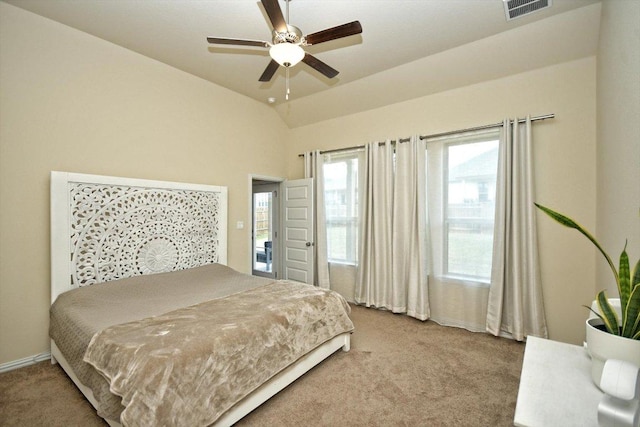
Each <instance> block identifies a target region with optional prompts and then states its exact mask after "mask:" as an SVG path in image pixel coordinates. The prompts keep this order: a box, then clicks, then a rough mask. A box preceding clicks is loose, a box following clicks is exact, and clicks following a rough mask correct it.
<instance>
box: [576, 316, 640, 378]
mask: <svg viewBox="0 0 640 427" xmlns="http://www.w3.org/2000/svg"><path fill="white" fill-rule="evenodd" d="M602 324H603V322H602V320H600V319H599V318H592V319H588V320H587V350H588V351H589V354H590V355H591V377H592V378H593V382H594V383H595V384H596V386H598V388H600V377H602V369H603V368H604V363H605V362H606V361H607V360H608V359H618V360H624V361H627V362H630V363H633V364H635V365H636V366H638V367H640V341H638V340H632V339H631V338H624V337H621V336H618V335H613V334H610V333H608V332H606V331H602V330H600V329H598V328H596V327H595V326H598V325H602Z"/></svg>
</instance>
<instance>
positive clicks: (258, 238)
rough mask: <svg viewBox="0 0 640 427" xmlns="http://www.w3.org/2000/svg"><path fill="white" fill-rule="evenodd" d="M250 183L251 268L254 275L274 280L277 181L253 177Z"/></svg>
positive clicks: (276, 238) (277, 267)
mask: <svg viewBox="0 0 640 427" xmlns="http://www.w3.org/2000/svg"><path fill="white" fill-rule="evenodd" d="M251 184H252V185H251V188H252V208H251V212H252V215H251V217H252V218H251V224H252V227H251V241H252V266H251V269H252V272H253V275H255V276H263V277H270V278H272V279H277V278H278V269H279V265H280V257H279V254H280V245H279V236H278V230H279V227H280V209H279V206H280V202H279V197H278V196H279V194H278V192H279V190H280V183H279V182H276V181H267V180H262V179H252V181H251Z"/></svg>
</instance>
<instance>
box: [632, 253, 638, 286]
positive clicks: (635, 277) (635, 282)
mask: <svg viewBox="0 0 640 427" xmlns="http://www.w3.org/2000/svg"><path fill="white" fill-rule="evenodd" d="M637 285H640V259H639V260H638V262H637V263H636V266H635V267H634V268H633V276H631V288H635V287H636V286H637Z"/></svg>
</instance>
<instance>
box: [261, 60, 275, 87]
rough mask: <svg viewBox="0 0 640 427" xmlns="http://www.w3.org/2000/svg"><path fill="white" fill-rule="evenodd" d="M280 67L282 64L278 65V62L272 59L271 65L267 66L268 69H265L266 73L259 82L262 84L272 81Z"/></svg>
mask: <svg viewBox="0 0 640 427" xmlns="http://www.w3.org/2000/svg"><path fill="white" fill-rule="evenodd" d="M279 66H280V64H278V63H277V62H276V61H274V60H273V59H272V60H271V62H269V65H267V68H265V70H264V73H262V75H261V76H260V78H259V79H258V81H261V82H268V81H270V80H271V78H272V77H273V75H274V74H275V73H276V70H277V69H278V67H279Z"/></svg>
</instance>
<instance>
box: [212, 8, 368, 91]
mask: <svg viewBox="0 0 640 427" xmlns="http://www.w3.org/2000/svg"><path fill="white" fill-rule="evenodd" d="M260 1H261V2H262V5H263V6H264V9H265V11H266V12H267V15H268V16H269V20H270V21H271V25H272V26H273V39H272V42H267V41H262V40H243V39H230V38H222V37H207V41H208V42H209V43H211V44H222V45H239V46H254V47H264V48H269V55H270V56H271V62H269V64H268V65H267V68H266V69H265V70H264V72H263V73H262V75H261V76H260V78H259V79H258V80H259V81H261V82H268V81H270V80H271V78H272V77H273V75H274V74H275V73H276V71H277V70H278V67H280V66H283V67H285V68H286V70H287V79H286V80H287V93H286V95H287V99H289V68H290V67H293V66H294V65H296V64H298V63H299V62H300V61H302V62H304V63H305V64H307V65H308V66H310V67H311V68H313V69H315V70H317V71H318V72H320V73H321V74H323V75H325V76H327V77H328V78H330V79H331V78H333V77H335V76H337V75H338V73H339V72H338V70H336V69H334V68H332V67H330V66H329V65H327V64H325V63H324V62H322V61H321V60H319V59H318V58H316V57H315V56H313V55H311V54H309V53H307V52H305V51H304V49H303V46H311V45H316V44H319V43H324V42H327V41H330V40H336V39H340V38H343V37H348V36H352V35H355V34H360V33H362V26H361V25H360V22H358V21H353V22H349V23H347V24H343V25H338V26H336V27H332V28H327V29H326V30H322V31H318V32H316V33H312V34H308V35H306V36H304V35H303V34H302V31H301V30H300V29H299V28H298V27H294V26H293V25H289V2H290V1H291V0H285V2H286V4H287V9H286V11H287V19H286V20H285V18H284V15H283V14H282V9H280V5H279V4H278V0H260Z"/></svg>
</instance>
